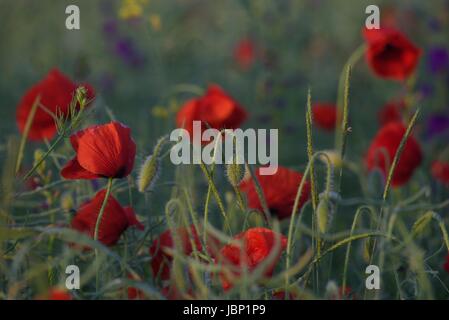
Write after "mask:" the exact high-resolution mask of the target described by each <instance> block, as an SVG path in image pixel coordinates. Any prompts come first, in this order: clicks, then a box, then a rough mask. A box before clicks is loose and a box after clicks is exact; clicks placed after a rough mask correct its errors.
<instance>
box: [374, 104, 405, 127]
mask: <svg viewBox="0 0 449 320" xmlns="http://www.w3.org/2000/svg"><path fill="white" fill-rule="evenodd" d="M404 109H405V102H404V101H403V100H400V101H392V102H388V103H387V104H385V105H384V106H383V107H382V109H380V111H379V114H378V118H379V123H380V125H381V126H385V125H387V124H389V123H390V122H401V121H402V111H403V110H404Z"/></svg>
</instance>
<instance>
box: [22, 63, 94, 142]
mask: <svg viewBox="0 0 449 320" xmlns="http://www.w3.org/2000/svg"><path fill="white" fill-rule="evenodd" d="M80 85H82V86H84V87H85V88H86V90H87V99H88V100H91V99H93V98H94V95H95V92H94V90H93V88H92V86H91V85H89V84H80ZM77 87H78V84H76V83H74V82H73V81H71V80H70V79H69V78H68V77H67V76H65V75H64V74H62V73H61V72H60V71H59V70H58V69H53V70H51V71H50V72H49V73H48V74H47V76H46V77H45V78H44V79H42V80H41V81H39V82H38V83H36V84H35V85H33V86H32V87H31V88H29V89H28V90H27V91H26V92H25V94H24V95H23V96H22V99H21V100H20V102H19V105H18V106H17V111H16V122H17V126H18V128H19V131H20V133H23V131H24V129H25V124H26V122H27V119H28V115H29V114H30V112H31V108H32V106H33V104H34V102H35V101H36V99H37V97H38V96H39V99H40V100H39V102H40V104H41V105H42V106H44V107H45V108H42V107H38V108H37V110H36V113H35V115H34V119H33V122H32V124H31V128H30V131H29V133H28V138H29V139H31V140H43V139H51V138H53V137H54V135H55V134H56V131H57V129H56V124H55V121H54V118H53V117H52V116H51V113H53V114H56V113H59V114H62V115H65V116H67V115H68V112H69V105H70V102H71V101H72V97H73V95H74V93H75V90H76V88H77ZM49 112H50V114H49Z"/></svg>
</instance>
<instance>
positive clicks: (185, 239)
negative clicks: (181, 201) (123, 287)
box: [150, 225, 202, 280]
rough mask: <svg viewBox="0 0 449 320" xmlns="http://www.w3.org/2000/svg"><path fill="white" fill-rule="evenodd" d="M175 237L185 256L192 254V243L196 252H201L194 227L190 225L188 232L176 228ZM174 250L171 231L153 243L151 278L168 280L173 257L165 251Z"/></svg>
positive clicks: (151, 250) (165, 232) (185, 229)
mask: <svg viewBox="0 0 449 320" xmlns="http://www.w3.org/2000/svg"><path fill="white" fill-rule="evenodd" d="M176 235H177V236H178V237H179V241H180V245H181V246H182V248H180V249H182V252H183V253H184V254H185V255H190V254H191V253H192V252H193V249H194V248H193V247H192V241H191V240H193V242H194V243H195V247H196V250H197V251H201V250H202V246H201V242H200V239H199V237H198V233H197V232H196V230H195V227H194V226H193V225H192V226H191V227H190V230H188V229H187V228H177V229H176ZM174 248H175V240H174V239H173V237H172V233H171V230H170V229H169V230H166V231H164V232H163V233H162V234H161V235H159V237H158V238H157V239H155V240H154V241H153V245H152V246H151V247H150V255H151V256H152V259H151V268H152V270H153V276H154V277H157V276H160V277H161V279H162V280H168V279H170V270H171V263H172V260H173V257H172V255H171V253H169V252H168V251H167V249H171V250H173V249H174Z"/></svg>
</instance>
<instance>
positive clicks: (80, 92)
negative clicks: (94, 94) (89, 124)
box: [75, 86, 87, 110]
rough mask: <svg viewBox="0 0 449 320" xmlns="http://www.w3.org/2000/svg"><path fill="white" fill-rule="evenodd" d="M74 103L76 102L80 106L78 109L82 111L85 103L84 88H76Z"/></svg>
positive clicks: (85, 92)
mask: <svg viewBox="0 0 449 320" xmlns="http://www.w3.org/2000/svg"><path fill="white" fill-rule="evenodd" d="M75 96H76V101H77V102H78V105H79V106H80V109H81V110H82V109H84V107H85V106H86V103H87V90H86V88H84V87H82V86H81V87H78V88H76V93H75Z"/></svg>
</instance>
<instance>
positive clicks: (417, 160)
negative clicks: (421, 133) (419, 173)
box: [365, 122, 422, 187]
mask: <svg viewBox="0 0 449 320" xmlns="http://www.w3.org/2000/svg"><path fill="white" fill-rule="evenodd" d="M405 131H406V128H405V127H404V125H403V124H402V123H401V122H392V123H390V124H388V125H386V126H385V127H383V128H382V129H380V130H379V132H378V133H377V135H376V136H375V137H374V139H373V141H372V142H371V145H370V147H369V149H368V153H367V154H366V156H365V165H366V167H367V168H368V170H373V169H375V168H379V169H380V170H381V171H382V172H383V174H384V176H385V177H386V176H387V175H388V171H389V168H390V165H391V163H392V162H393V159H394V156H395V154H396V151H397V149H398V147H399V144H400V143H401V140H402V138H403V137H404V134H405ZM421 161H422V153H421V147H420V146H419V144H418V142H417V141H416V140H415V138H414V137H413V136H410V137H409V138H408V139H407V142H406V143H405V146H404V149H403V150H402V154H401V157H400V159H399V162H398V164H397V166H396V170H395V171H394V174H393V178H392V181H391V185H392V186H393V187H399V186H401V185H403V184H405V183H407V182H408V180H409V179H410V178H411V176H412V175H413V172H414V171H415V169H416V168H417V167H418V166H419V165H420V164H421Z"/></svg>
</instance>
